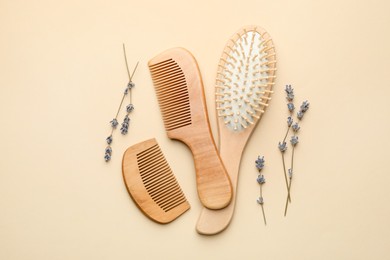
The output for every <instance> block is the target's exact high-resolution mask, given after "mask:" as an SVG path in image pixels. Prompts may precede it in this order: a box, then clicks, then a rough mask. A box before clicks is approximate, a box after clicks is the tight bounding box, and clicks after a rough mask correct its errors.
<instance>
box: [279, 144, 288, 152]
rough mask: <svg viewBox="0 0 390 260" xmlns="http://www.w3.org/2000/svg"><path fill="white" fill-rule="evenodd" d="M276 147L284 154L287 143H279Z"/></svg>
mask: <svg viewBox="0 0 390 260" xmlns="http://www.w3.org/2000/svg"><path fill="white" fill-rule="evenodd" d="M278 147H279V150H280V151H281V152H282V153H284V152H285V151H286V150H287V143H286V142H283V143H281V142H279V145H278Z"/></svg>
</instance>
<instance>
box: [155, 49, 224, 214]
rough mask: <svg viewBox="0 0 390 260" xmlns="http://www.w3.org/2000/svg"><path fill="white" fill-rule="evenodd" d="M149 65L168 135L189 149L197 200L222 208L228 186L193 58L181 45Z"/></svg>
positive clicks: (211, 206) (212, 207)
mask: <svg viewBox="0 0 390 260" xmlns="http://www.w3.org/2000/svg"><path fill="white" fill-rule="evenodd" d="M149 68H150V71H151V75H152V78H153V81H154V85H155V88H156V94H157V97H158V100H159V104H160V109H161V112H162V116H163V119H164V124H165V127H166V130H167V134H168V137H169V138H171V139H177V140H180V141H182V142H183V143H185V144H187V145H188V147H189V148H190V149H191V151H192V154H193V157H194V162H195V169H196V185H197V190H198V195H199V199H200V201H201V202H202V204H203V205H204V206H205V207H207V208H209V209H221V208H224V207H226V206H227V205H228V204H229V203H230V201H231V198H232V186H231V183H230V180H229V177H228V175H227V173H226V170H225V167H224V165H223V163H222V162H221V159H220V157H219V154H218V152H217V149H216V147H215V143H214V139H213V136H212V134H211V130H210V126H209V119H208V114H207V107H206V103H205V97H204V90H203V83H202V78H201V75H200V72H199V68H198V65H197V63H196V60H195V58H194V57H193V56H192V54H191V53H190V52H188V51H187V50H185V49H183V48H174V49H170V50H167V51H165V52H163V53H161V54H159V55H157V56H156V57H154V58H153V59H151V60H150V61H149ZM185 97H187V98H185ZM177 118H179V120H177ZM188 118H190V120H191V121H188Z"/></svg>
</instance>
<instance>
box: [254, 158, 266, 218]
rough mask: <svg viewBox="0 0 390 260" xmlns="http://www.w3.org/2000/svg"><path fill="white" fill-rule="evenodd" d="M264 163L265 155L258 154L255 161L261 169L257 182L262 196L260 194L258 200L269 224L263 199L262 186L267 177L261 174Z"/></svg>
mask: <svg viewBox="0 0 390 260" xmlns="http://www.w3.org/2000/svg"><path fill="white" fill-rule="evenodd" d="M264 163H265V160H264V156H262V157H260V156H258V157H257V160H256V161H255V164H256V168H257V170H258V171H259V175H258V176H257V179H256V180H257V183H259V185H260V196H259V198H257V200H256V201H257V203H258V204H260V206H261V211H262V213H263V219H264V224H265V225H267V219H266V217H265V211H264V199H263V189H262V186H263V184H264V183H265V178H264V175H262V174H260V172H261V170H263V168H264Z"/></svg>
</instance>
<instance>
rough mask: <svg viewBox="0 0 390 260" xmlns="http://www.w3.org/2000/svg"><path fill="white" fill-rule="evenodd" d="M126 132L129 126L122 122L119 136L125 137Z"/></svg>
mask: <svg viewBox="0 0 390 260" xmlns="http://www.w3.org/2000/svg"><path fill="white" fill-rule="evenodd" d="M128 131H129V124H128V123H126V122H123V123H122V127H121V134H123V135H125V134H127V132H128Z"/></svg>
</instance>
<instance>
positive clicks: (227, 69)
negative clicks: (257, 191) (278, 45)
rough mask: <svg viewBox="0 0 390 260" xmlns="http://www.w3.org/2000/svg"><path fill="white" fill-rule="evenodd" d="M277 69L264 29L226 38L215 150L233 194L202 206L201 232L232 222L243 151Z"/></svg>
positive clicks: (218, 80)
mask: <svg viewBox="0 0 390 260" xmlns="http://www.w3.org/2000/svg"><path fill="white" fill-rule="evenodd" d="M275 72H276V57H275V48H274V45H273V42H272V39H271V37H270V35H269V34H268V33H267V32H266V31H265V30H264V29H262V28H260V27H258V26H248V27H244V28H242V29H241V30H239V31H238V32H237V33H236V34H234V35H233V36H232V37H231V38H230V39H229V41H228V43H227V45H226V47H225V49H224V51H223V53H222V56H221V59H220V62H219V64H218V71H217V77H216V82H215V92H216V93H215V100H216V101H215V102H216V110H217V116H218V120H217V122H218V130H219V138H220V142H219V143H220V149H219V154H220V156H221V159H222V161H223V162H224V164H225V167H226V170H227V171H228V174H229V176H230V180H231V182H232V186H233V191H234V194H233V199H232V202H231V203H230V205H229V206H228V207H226V208H224V209H222V210H209V209H206V208H204V209H203V210H202V213H201V215H200V217H199V220H198V223H197V226H196V229H197V231H198V232H199V233H200V234H205V235H213V234H217V233H219V232H221V231H223V230H224V229H225V228H226V227H227V226H228V225H229V223H230V220H231V218H232V216H233V212H234V206H235V197H236V194H237V183H238V173H239V168H240V162H241V156H242V153H243V151H244V148H245V146H246V144H247V142H248V140H249V138H250V136H251V135H252V133H253V131H254V129H255V127H256V125H257V123H258V122H259V121H260V118H261V116H262V114H263V113H264V111H265V109H266V107H267V106H268V101H269V100H270V99H271V97H270V96H271V94H272V93H273V92H272V86H273V85H274V80H275Z"/></svg>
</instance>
